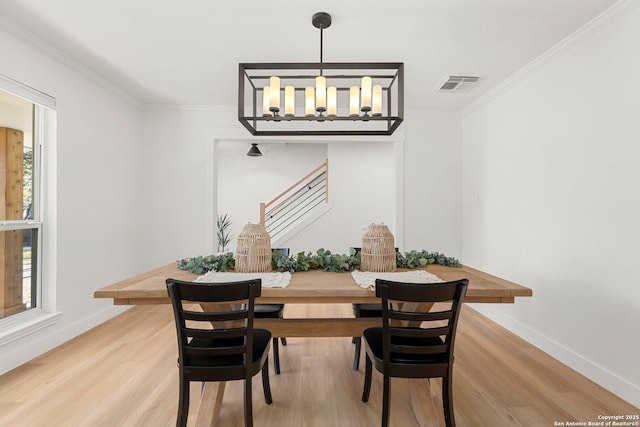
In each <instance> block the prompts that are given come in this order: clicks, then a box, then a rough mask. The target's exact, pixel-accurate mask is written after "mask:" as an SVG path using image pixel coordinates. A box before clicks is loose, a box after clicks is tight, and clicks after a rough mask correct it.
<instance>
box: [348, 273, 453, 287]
mask: <svg viewBox="0 0 640 427" xmlns="http://www.w3.org/2000/svg"><path fill="white" fill-rule="evenodd" d="M351 276H352V277H353V280H355V281H356V283H357V284H358V285H360V287H361V288H365V289H375V288H376V279H384V280H392V281H394V282H405V283H442V282H444V280H442V279H441V278H439V277H438V276H436V275H435V274H431V273H429V272H426V271H424V270H413V271H401V272H396V273H375V272H372V271H359V270H354V271H352V272H351Z"/></svg>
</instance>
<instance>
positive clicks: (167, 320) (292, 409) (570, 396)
mask: <svg viewBox="0 0 640 427" xmlns="http://www.w3.org/2000/svg"><path fill="white" fill-rule="evenodd" d="M287 310H288V313H290V314H296V313H294V312H295V311H298V313H297V314H298V315H300V314H301V313H300V311H304V310H307V311H308V310H316V311H317V310H319V311H321V312H323V313H326V315H327V316H329V315H335V314H336V312H342V313H349V312H350V311H351V307H350V306H349V305H330V306H329V305H318V306H313V307H305V306H301V305H293V304H289V305H287ZM287 341H288V345H287V346H286V347H281V351H280V357H281V367H282V374H281V375H275V374H273V370H272V371H271V372H272V375H271V389H272V393H273V400H274V403H273V404H272V405H271V406H267V405H266V404H265V403H264V399H263V396H262V384H261V382H260V379H259V378H260V377H259V376H257V377H256V378H255V381H254V390H253V396H254V399H253V401H254V423H255V425H256V426H272V427H283V426H285V427H287V426H294V427H298V426H309V427H316V426H317V427H327V426H348V427H352V426H365V427H368V426H376V425H379V424H380V415H381V397H382V396H381V394H382V391H381V383H382V381H381V376H380V375H379V374H377V373H376V372H374V378H373V379H374V381H373V386H372V390H371V398H370V400H369V402H368V403H363V402H362V401H361V400H360V397H361V393H362V383H363V377H364V373H363V371H364V363H363V362H361V367H360V371H353V370H352V369H351V364H352V357H353V344H351V340H350V339H348V338H313V339H312V338H306V339H305V338H288V340H287ZM176 346H177V344H176V339H175V329H174V325H173V317H172V313H171V308H170V306H168V305H165V306H144V307H143V306H140V307H134V308H132V309H131V310H129V311H127V312H126V313H124V314H122V315H120V316H118V317H116V318H114V319H112V320H110V321H109V322H106V323H104V324H103V325H100V326H99V327H97V328H94V329H93V330H91V331H89V332H87V333H85V334H83V335H81V336H79V337H77V338H76V339H74V340H72V341H70V342H68V343H66V344H64V345H62V346H61V347H59V348H57V349H55V350H53V351H51V352H49V353H47V354H45V355H43V356H42V357H39V358H37V359H35V360H33V361H31V362H29V363H27V364H25V365H23V366H21V367H20V368H18V369H15V370H14V371H11V372H9V373H7V374H5V375H3V376H1V377H0V426H12V427H15V426H19V427H21V426H29V427H31V426H54V427H55V426H65V427H66V426H91V427H98V426H105V427H107V426H108V427H113V426H154V427H156V426H171V425H174V424H175V415H176V411H177V401H178V381H177V376H178V371H177V368H176V354H177V350H176ZM456 346H457V347H456V365H455V373H454V401H455V414H456V420H457V423H458V426H462V427H464V426H482V427H484V426H487V427H500V426H522V427H537V426H553V425H554V422H555V421H558V422H564V421H597V417H598V415H613V414H638V413H640V410H638V408H635V407H634V406H632V405H630V404H628V403H626V402H624V401H623V400H621V399H619V398H617V397H616V396H614V395H612V394H611V393H609V392H607V391H606V390H604V389H602V388H601V387H599V386H597V385H595V384H594V383H593V382H591V381H589V380H587V379H586V378H584V377H583V376H581V375H579V374H577V373H576V372H574V371H572V370H571V369H569V368H567V367H566V366H564V365H562V364H561V363H559V362H558V361H556V360H554V359H553V358H551V357H549V356H547V355H546V354H545V353H543V352H541V351H539V350H537V349H536V348H534V347H532V346H530V345H529V344H527V343H526V342H524V341H523V340H521V339H519V338H518V337H516V336H514V335H513V334H511V333H509V332H508V331H506V330H504V329H503V328H501V327H499V326H498V325H496V324H494V323H493V322H491V321H489V320H488V319H486V318H485V317H484V316H482V315H480V314H479V313H477V312H475V311H474V310H473V309H471V308H469V307H465V308H464V310H463V313H462V317H461V320H460V324H459V327H458V338H457V342H456ZM363 359H364V354H363ZM192 387H193V389H192V404H191V410H192V411H191V414H193V413H194V411H195V410H196V409H197V407H198V404H199V401H198V400H199V395H200V393H199V390H200V389H199V385H198V384H194V385H193V386H192ZM391 393H392V400H391V425H392V426H402V427H411V426H440V425H443V418H442V409H441V399H440V380H432V381H431V387H429V386H428V383H427V381H425V380H403V379H393V380H392V383H391ZM195 418H196V417H195V416H192V415H190V419H189V421H190V424H189V425H193V423H194V422H195ZM219 425H221V426H241V425H243V418H242V383H241V382H232V383H229V384H228V385H227V392H226V395H225V400H224V404H223V408H222V412H221V414H220V421H219Z"/></svg>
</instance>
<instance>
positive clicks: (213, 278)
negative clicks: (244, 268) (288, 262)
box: [195, 271, 291, 288]
mask: <svg viewBox="0 0 640 427" xmlns="http://www.w3.org/2000/svg"><path fill="white" fill-rule="evenodd" d="M252 279H262V287H263V288H286V287H287V285H289V282H290V281H291V273H289V272H288V271H285V272H283V273H281V272H274V273H231V272H224V273H223V272H220V271H210V272H208V273H207V274H205V275H203V276H199V277H198V278H197V279H196V280H195V281H196V282H212V283H219V282H238V281H241V280H252Z"/></svg>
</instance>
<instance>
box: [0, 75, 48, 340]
mask: <svg viewBox="0 0 640 427" xmlns="http://www.w3.org/2000/svg"><path fill="white" fill-rule="evenodd" d="M53 107H55V101H54V100H53V99H52V98H50V97H48V96H47V95H44V94H42V93H40V92H38V91H35V90H33V89H31V88H29V87H26V86H23V85H21V84H20V83H17V82H15V81H13V80H11V79H9V78H7V77H4V76H1V75H0V324H1V325H3V326H5V325H10V328H4V327H3V328H1V329H0V332H7V330H8V329H10V330H13V331H14V332H15V331H19V329H20V328H16V323H15V321H13V320H12V319H30V320H31V323H32V325H31V327H32V329H33V318H32V317H31V318H30V317H29V315H28V313H36V314H37V313H43V308H45V306H46V301H45V300H43V298H42V296H43V287H42V283H43V280H42V270H43V262H42V260H43V259H45V258H44V257H43V255H46V254H43V250H42V249H43V244H42V243H43V236H45V235H46V233H45V221H44V219H45V215H44V212H45V210H44V209H43V208H44V200H46V197H44V196H45V194H44V192H43V186H42V183H43V179H42V175H43V174H42V172H43V163H44V162H43V158H42V154H43V146H44V145H45V144H46V142H47V140H48V139H49V138H50V137H51V136H52V135H53V132H52V131H53V129H54V128H55V126H54V123H53V121H52V120H53V115H54V110H53ZM8 321H9V322H10V323H7V322H8ZM36 329H37V328H36ZM0 338H6V337H4V336H2V334H0ZM2 342H3V340H2V339H0V344H1V343H2Z"/></svg>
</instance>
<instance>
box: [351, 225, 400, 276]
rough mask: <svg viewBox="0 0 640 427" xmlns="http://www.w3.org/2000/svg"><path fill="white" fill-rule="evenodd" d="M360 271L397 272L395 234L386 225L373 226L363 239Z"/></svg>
mask: <svg viewBox="0 0 640 427" xmlns="http://www.w3.org/2000/svg"><path fill="white" fill-rule="evenodd" d="M360 270H362V271H374V272H389V271H396V246H395V241H394V238H393V234H391V231H389V228H388V227H387V226H386V225H384V224H371V225H370V226H369V228H368V229H367V231H366V232H365V233H364V236H363V237H362V249H361V252H360Z"/></svg>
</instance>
